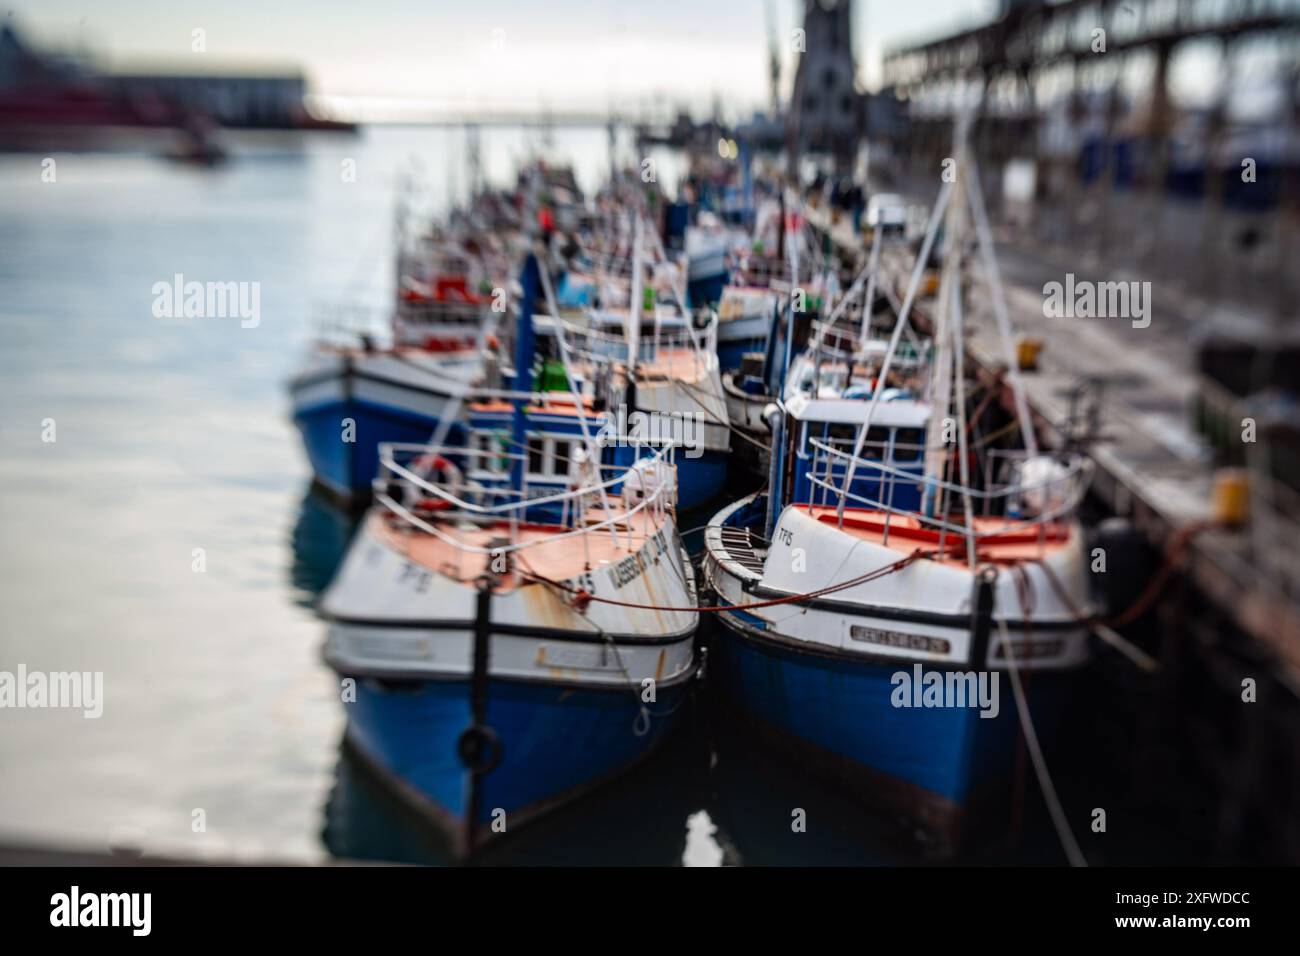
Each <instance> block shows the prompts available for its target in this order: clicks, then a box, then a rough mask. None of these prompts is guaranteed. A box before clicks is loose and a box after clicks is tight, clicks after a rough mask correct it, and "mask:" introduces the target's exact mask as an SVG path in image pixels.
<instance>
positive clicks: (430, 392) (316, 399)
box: [289, 300, 494, 504]
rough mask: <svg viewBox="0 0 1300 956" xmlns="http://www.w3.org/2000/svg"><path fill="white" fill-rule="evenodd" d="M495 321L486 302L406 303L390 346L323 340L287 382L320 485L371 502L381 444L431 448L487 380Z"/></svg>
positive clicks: (362, 338)
mask: <svg viewBox="0 0 1300 956" xmlns="http://www.w3.org/2000/svg"><path fill="white" fill-rule="evenodd" d="M493 315H494V314H493V313H492V310H491V308H490V307H489V305H488V304H487V303H476V302H466V301H463V300H455V301H438V300H432V301H425V302H420V303H418V304H415V303H407V304H403V305H400V306H399V307H398V309H397V312H396V315H395V317H394V320H393V326H394V332H395V334H396V336H397V339H396V341H395V342H394V343H393V344H391V345H380V344H378V341H377V337H376V334H375V333H373V332H364V331H363V332H357V333H354V334H351V335H343V336H340V335H330V334H326V335H324V336H323V337H322V338H321V339H319V340H318V341H317V342H316V344H315V345H314V346H313V347H312V349H311V350H310V352H309V353H308V356H307V358H306V360H305V361H304V363H303V365H302V367H301V368H300V369H299V371H298V373H297V374H296V375H295V376H294V377H293V379H292V380H291V381H290V383H289V393H290V397H291V401H292V407H293V421H294V424H295V425H297V427H298V430H299V432H300V433H301V434H302V439H303V445H304V447H305V448H306V451H307V457H308V460H309V461H310V462H311V467H312V474H313V478H314V481H315V483H316V484H317V485H319V486H320V487H322V488H324V490H325V491H326V492H328V493H329V494H330V495H331V497H333V498H335V499H336V500H339V501H341V502H342V503H345V504H350V503H353V502H356V501H357V500H358V499H364V497H365V495H366V494H368V492H369V490H370V486H371V482H372V481H373V479H374V476H375V470H376V468H377V467H378V462H379V458H378V449H379V446H380V444H382V443H383V442H417V441H424V440H427V439H428V438H429V436H430V435H431V434H432V433H433V432H434V431H435V430H437V429H438V427H439V426H440V425H441V424H442V423H443V422H444V421H445V420H447V416H448V411H449V409H453V408H455V407H458V405H459V403H460V402H461V401H463V399H464V396H465V394H466V392H467V391H468V389H469V388H470V387H471V386H472V385H474V384H475V383H476V382H477V381H478V380H479V378H480V377H481V375H482V373H483V358H484V350H485V348H486V346H487V345H488V344H489V339H490V338H491V335H492V333H491V329H490V325H489V323H490V321H491V320H492V318H493ZM357 327H358V326H357V325H356V324H354V325H353V328H357ZM370 327H371V328H373V324H372V325H371V326H370ZM449 424H452V425H453V428H452V430H451V431H450V432H449V434H448V440H451V441H454V440H455V439H456V438H457V437H458V435H459V428H458V427H455V426H454V423H449Z"/></svg>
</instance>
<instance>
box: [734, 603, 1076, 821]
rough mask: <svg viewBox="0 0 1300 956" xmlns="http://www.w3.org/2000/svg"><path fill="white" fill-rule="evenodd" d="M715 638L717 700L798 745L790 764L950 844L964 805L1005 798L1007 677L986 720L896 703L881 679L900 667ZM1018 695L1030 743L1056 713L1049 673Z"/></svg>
mask: <svg viewBox="0 0 1300 956" xmlns="http://www.w3.org/2000/svg"><path fill="white" fill-rule="evenodd" d="M736 614H737V616H738V617H739V618H740V619H741V620H742V621H745V620H746V619H748V621H747V623H750V624H755V623H757V619H756V618H753V617H752V616H751V615H746V614H744V612H736ZM723 631H724V633H723V636H722V639H721V640H720V641H719V642H718V644H719V645H720V646H718V648H717V650H716V651H715V655H714V657H713V658H711V659H710V661H711V664H712V665H713V666H714V668H715V673H718V674H719V676H720V679H721V681H722V683H723V686H724V688H725V691H726V693H727V695H728V696H729V697H730V698H731V699H732V700H733V701H734V702H735V703H736V704H737V705H738V706H739V708H740V709H741V710H742V711H743V712H744V713H745V714H746V715H747V716H749V717H751V718H753V719H755V720H757V721H758V722H759V723H760V725H762V726H763V727H764V728H765V729H767V730H769V731H772V732H775V734H776V735H777V736H778V737H779V738H781V740H782V742H785V743H787V744H792V745H794V746H795V747H797V748H798V755H799V758H800V759H802V760H805V761H806V762H808V763H812V764H815V765H817V766H818V767H819V769H821V770H822V771H823V772H825V773H826V774H828V775H829V776H832V777H835V778H837V779H839V780H840V782H842V783H845V784H848V785H849V786H850V788H851V789H853V790H854V791H856V792H857V793H859V794H860V795H862V796H865V797H867V798H868V799H869V800H870V801H871V802H874V803H876V804H879V805H883V806H885V807H887V808H889V809H893V810H899V811H902V812H904V813H905V814H907V815H908V816H909V817H910V818H912V819H914V820H916V821H919V822H920V823H921V824H922V826H923V827H925V828H926V829H927V830H930V831H931V832H932V833H936V834H939V835H941V836H943V837H945V838H947V839H950V840H952V841H953V842H955V841H956V840H957V839H958V838H959V835H960V830H961V829H962V828H963V822H964V820H963V818H964V817H965V816H966V815H967V811H968V809H969V808H970V807H971V805H972V804H975V803H977V802H978V803H985V802H989V803H991V802H995V801H997V800H999V799H1003V798H1005V796H1006V795H1007V793H1008V791H1009V784H1010V781H1011V778H1012V776H1013V770H1014V768H1015V763H1016V753H1017V748H1018V746H1019V735H1020V727H1019V720H1018V717H1017V712H1016V703H1015V698H1014V696H1013V694H1012V690H1011V682H1010V678H1009V677H1008V676H1007V674H1005V673H1000V676H999V693H998V701H999V708H1000V709H999V713H998V715H997V716H996V717H991V718H983V717H980V711H979V710H978V709H977V708H975V707H932V708H923V707H895V706H894V705H893V703H892V702H891V695H892V694H893V693H894V692H895V690H896V685H895V684H894V683H892V682H891V676H892V675H893V674H895V673H897V672H898V671H908V672H910V671H911V670H912V666H913V665H912V662H910V661H906V660H900V661H897V662H893V661H888V662H882V663H876V662H866V661H857V660H848V659H845V658H843V657H832V656H823V655H820V654H815V653H809V652H806V651H803V650H800V649H797V648H791V647H787V646H785V645H779V644H777V643H775V642H774V641H771V640H766V639H763V638H761V637H757V636H755V635H754V634H753V633H741V632H740V631H738V630H736V629H734V628H732V627H731V626H730V625H728V626H727V627H725V628H724V629H723ZM929 669H930V668H929V667H927V668H926V670H929ZM1026 689H1027V693H1028V696H1029V699H1030V706H1031V709H1032V711H1033V716H1034V720H1035V726H1036V728H1037V729H1038V732H1039V736H1040V738H1041V739H1044V740H1048V739H1050V738H1051V737H1052V735H1053V727H1054V725H1055V724H1056V722H1057V718H1058V717H1059V711H1060V704H1061V695H1060V694H1059V693H1056V692H1058V691H1061V690H1062V689H1063V688H1062V686H1061V684H1060V682H1059V678H1058V679H1055V680H1054V679H1053V676H1052V675H1032V676H1028V677H1027V679H1026Z"/></svg>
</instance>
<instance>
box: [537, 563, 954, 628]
mask: <svg viewBox="0 0 1300 956" xmlns="http://www.w3.org/2000/svg"><path fill="white" fill-rule="evenodd" d="M930 553H932V552H926V551H922V550H921V549H920V548H917V549H916V550H915V551H913V552H912V553H911V554H909V555H907V557H904V558H900V559H899V560H897V561H895V562H894V563H893V564H888V565H886V566H885V567H883V568H876V570H874V571H868V572H867V573H866V574H863V575H861V576H859V577H856V578H853V579H852V580H849V581H843V582H841V583H839V584H831V585H828V586H827V587H824V588H818V589H817V590H816V591H809V592H807V593H805V594H790V595H787V596H786V597H781V598H773V599H772V600H770V601H754V602H752V603H749V604H722V605H713V606H709V607H671V606H665V605H662V604H638V603H636V602H634V601H616V600H614V599H613V598H603V597H597V596H596V595H594V594H592V593H591V592H590V591H588V590H586V589H585V588H574V587H570V586H569V585H567V584H564V583H563V582H561V581H554V580H552V579H550V578H548V577H544V576H543V575H540V574H536V573H534V572H527V573H525V574H524V575H523V576H524V577H525V578H531V579H532V580H535V581H537V582H539V583H541V584H546V585H549V586H550V587H553V588H557V589H559V590H561V591H564V592H566V593H567V594H570V595H572V596H573V606H574V609H575V610H577V611H579V612H582V611H585V610H586V609H587V606H588V605H589V604H591V602H592V601H597V602H599V603H601V604H613V605H615V606H616V607H627V608H632V609H634V610H638V611H680V612H683V613H692V612H694V613H697V614H708V613H711V612H718V611H750V610H757V609H759V608H764V607H776V606H777V605H780V604H793V603H794V602H796V601H806V600H809V599H810V598H816V597H821V596H822V595H823V594H833V593H834V592H836V591H843V590H844V589H845V588H851V587H853V586H855V585H858V584H866V583H867V582H868V581H874V580H876V579H877V578H883V577H884V576H885V575H887V574H893V573H894V572H895V571H899V570H901V569H903V568H905V567H907V565H909V564H911V563H912V562H913V561H915V560H917V559H918V558H922V557H926V556H927V555H928V554H930Z"/></svg>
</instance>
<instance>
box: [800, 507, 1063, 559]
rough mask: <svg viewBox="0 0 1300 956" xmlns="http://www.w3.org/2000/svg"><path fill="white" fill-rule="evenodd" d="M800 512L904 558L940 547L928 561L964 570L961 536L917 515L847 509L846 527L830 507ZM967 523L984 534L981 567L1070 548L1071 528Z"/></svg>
mask: <svg viewBox="0 0 1300 956" xmlns="http://www.w3.org/2000/svg"><path fill="white" fill-rule="evenodd" d="M799 510H800V511H804V512H805V513H808V514H811V515H812V516H813V517H815V518H816V519H817V520H818V521H819V522H821V523H822V524H826V525H830V526H831V527H836V526H840V527H841V528H842V530H843V531H844V532H845V533H847V534H851V535H853V536H854V537H855V538H858V539H860V540H862V541H869V542H871V543H872V544H876V545H880V546H881V547H890V548H893V549H894V550H896V551H901V552H904V553H907V552H910V551H912V550H914V549H916V548H920V549H922V550H923V551H926V552H930V551H937V550H938V549H939V547H940V546H941V544H942V547H943V554H942V556H940V555H938V554H934V555H929V554H927V555H926V557H927V559H928V560H930V561H935V562H939V563H942V564H947V565H951V566H953V567H965V566H966V565H967V563H968V560H969V558H968V556H967V553H966V538H965V536H964V535H961V534H957V533H955V532H951V531H950V532H948V533H947V534H944V535H941V534H940V532H939V531H937V530H936V529H934V528H932V527H928V526H927V525H925V524H924V523H922V522H921V521H920V520H919V519H918V518H917V517H916V516H915V515H910V514H909V515H902V514H893V515H890V514H887V513H886V512H883V511H869V510H867V509H865V508H847V509H845V511H844V522H843V524H842V525H840V521H839V518H838V516H837V514H836V509H835V508H834V507H832V506H827V505H813V506H812V507H811V508H802V507H801V508H800V509H799ZM886 518H888V521H886ZM952 520H959V519H956V518H954V519H952ZM971 524H972V525H974V528H975V533H976V535H988V537H985V538H982V539H980V540H979V541H978V542H977V544H976V551H975V555H976V560H977V561H979V562H981V563H988V564H1019V563H1021V562H1032V561H1038V560H1041V559H1042V558H1045V557H1047V556H1048V555H1051V554H1055V553H1057V552H1059V551H1061V550H1063V549H1065V548H1066V547H1067V546H1069V545H1070V543H1071V526H1070V525H1069V524H1066V523H1063V522H1050V523H1046V524H1039V525H1034V526H1031V527H1027V528H1010V529H1008V528H1007V519H1006V518H993V517H988V518H986V517H976V518H973V519H972V521H971Z"/></svg>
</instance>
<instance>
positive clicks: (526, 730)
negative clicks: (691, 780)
mask: <svg viewBox="0 0 1300 956" xmlns="http://www.w3.org/2000/svg"><path fill="white" fill-rule="evenodd" d="M687 686H688V684H687V683H686V682H683V683H679V684H676V685H674V686H670V687H661V688H660V689H659V694H658V700H657V701H656V702H655V703H653V704H648V705H646V706H647V707H648V708H649V709H650V714H651V716H650V719H649V726H648V729H646V728H645V727H644V725H643V726H641V727H637V726H636V724H637V718H638V715H639V714H640V708H641V703H640V699H639V697H638V696H637V695H635V694H634V693H633V692H632V690H631V689H629V688H627V687H617V688H611V689H608V690H604V689H587V688H582V687H575V686H573V685H562V684H542V683H531V682H522V681H507V680H492V681H491V682H490V683H489V686H488V702H487V708H486V722H487V724H488V726H490V727H491V728H492V730H493V731H494V732H495V734H496V735H497V737H498V739H499V740H500V743H501V751H500V753H501V758H500V762H499V764H498V765H497V766H496V767H495V769H493V770H491V771H490V772H489V773H487V774H486V775H485V776H484V777H483V778H482V782H481V797H480V800H479V812H478V819H477V823H478V825H479V826H478V834H479V836H478V839H479V840H480V841H481V840H482V839H485V838H486V837H487V836H488V835H490V834H491V833H492V832H493V831H492V829H491V826H490V824H491V823H492V822H493V819H494V814H495V817H497V818H499V817H500V814H499V813H498V812H496V811H499V810H504V811H505V825H506V831H505V832H507V833H508V832H510V831H511V830H512V829H513V828H514V827H516V826H518V825H520V824H522V823H523V822H525V821H527V820H529V819H532V818H534V817H536V816H538V815H540V814H541V813H542V812H544V811H546V810H548V809H551V808H553V807H555V806H557V805H559V804H561V803H564V802H567V801H568V800H570V799H573V798H575V797H577V796H580V795H581V794H582V793H584V792H586V791H587V790H589V789H591V788H593V787H594V786H596V785H597V784H599V783H601V782H603V781H605V780H606V779H608V778H609V777H611V776H613V775H615V774H616V773H618V772H619V771H622V770H625V769H627V768H629V767H631V766H632V765H633V764H635V763H637V762H638V761H639V760H641V759H642V758H643V757H646V756H647V755H648V754H649V753H650V752H651V750H652V749H653V748H654V747H655V746H656V745H657V744H658V743H659V742H660V741H661V740H662V739H663V738H664V737H665V735H666V734H667V733H668V731H669V730H670V729H671V727H672V726H673V724H674V723H675V721H676V712H677V710H678V708H679V706H680V704H681V703H682V696H683V695H684V694H685V693H686V692H687ZM347 708H348V728H349V735H350V737H351V739H352V742H353V744H354V745H355V746H357V747H358V749H359V750H360V751H361V752H362V754H363V755H364V756H365V757H366V758H367V759H368V760H369V761H370V762H372V763H373V764H375V765H377V766H378V768H379V769H380V770H381V771H383V772H384V773H385V774H386V775H388V776H390V777H393V778H396V781H397V782H398V783H399V784H400V785H401V786H402V787H403V789H405V790H408V791H414V793H415V794H416V795H417V796H418V798H419V799H420V801H421V803H422V804H424V808H425V809H426V810H432V816H433V817H434V819H435V820H436V821H437V822H438V823H439V824H440V825H441V826H442V827H443V828H444V829H445V830H446V831H448V835H449V836H450V837H451V839H452V842H453V843H458V841H460V840H461V837H462V834H463V830H464V827H465V822H466V817H467V815H468V814H469V800H470V795H469V793H470V774H469V773H468V772H467V771H466V770H465V768H464V767H463V766H462V764H461V762H460V760H459V757H458V755H457V748H456V745H457V741H458V739H459V738H460V735H461V733H462V732H463V731H464V730H465V728H466V726H468V725H469V723H470V718H471V709H470V683H469V681H468V680H422V681H406V682H402V684H400V685H393V684H388V685H384V684H381V683H379V682H376V681H373V680H369V679H362V680H358V681H357V699H356V701H355V702H353V703H350V704H348V705H347ZM638 729H644V730H645V732H644V733H643V734H642V735H640V736H638V734H637V733H636V730H638ZM458 846H459V847H460V849H461V850H462V852H463V850H464V844H463V843H458Z"/></svg>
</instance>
